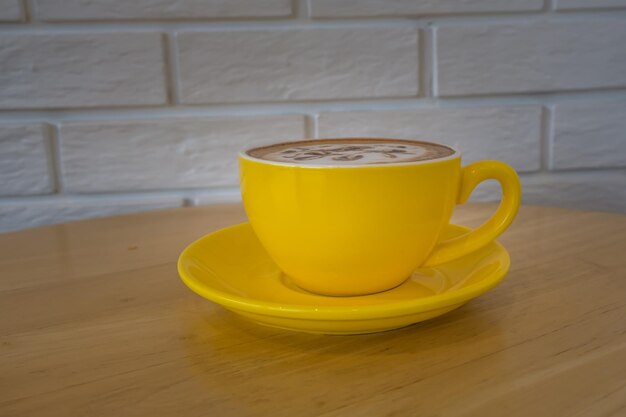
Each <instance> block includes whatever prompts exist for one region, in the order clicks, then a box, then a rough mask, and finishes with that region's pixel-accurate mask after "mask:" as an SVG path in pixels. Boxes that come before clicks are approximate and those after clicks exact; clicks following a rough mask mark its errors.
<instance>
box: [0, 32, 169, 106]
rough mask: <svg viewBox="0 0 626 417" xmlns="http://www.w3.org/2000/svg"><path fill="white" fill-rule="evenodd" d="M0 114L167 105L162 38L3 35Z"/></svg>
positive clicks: (145, 35)
mask: <svg viewBox="0 0 626 417" xmlns="http://www.w3.org/2000/svg"><path fill="white" fill-rule="evenodd" d="M0 62H2V72H1V73H0V108H2V109H14V108H77V107H96V106H113V105H150V104H152V105H155V104H164V103H165V102H166V91H165V84H164V81H165V75H164V63H163V51H162V46H161V36H160V35H159V34H149V33H133V34H62V35H61V34H58V35H57V34H55V35H52V34H46V35H43V34H42V35H26V34H15V35H11V34H0Z"/></svg>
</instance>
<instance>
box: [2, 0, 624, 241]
mask: <svg viewBox="0 0 626 417" xmlns="http://www.w3.org/2000/svg"><path fill="white" fill-rule="evenodd" d="M624 45H626V1H624V0H545V1H544V0H509V1H499V0H463V1H456V0H455V1H452V0H436V1H435V0H425V1H413V0H384V1H383V0H308V1H306V0H297V1H291V0H169V1H165V0H134V1H123V0H110V1H84V0H0V231H7V230H17V229H20V228H24V227H31V226H37V225H41V224H48V223H56V222H63V221H68V220H73V219H80V218H89V217H96V216H103V215H111V214H116V213H123V212H128V211H138V210H151V209H159V208H168V207H180V206H187V205H194V204H208V203H212V202H223V201H233V200H236V199H237V198H238V197H237V196H238V191H237V170H236V160H235V154H236V152H237V150H239V149H241V148H243V147H246V146H248V145H251V144H257V143H267V142H272V141H279V140H289V139H301V138H305V137H341V136H357V135H368V136H387V137H399V138H419V139H423V140H432V141H439V142H443V143H448V144H451V145H453V146H456V147H458V148H459V149H461V150H462V151H463V153H464V160H465V161H466V162H469V161H473V160H479V159H485V158H496V159H502V160H505V161H507V162H509V163H510V164H512V165H513V166H514V167H515V168H516V169H518V171H519V172H520V173H521V176H522V181H523V183H524V201H525V202H526V203H531V204H549V205H562V206H569V207H578V208H584V209H595V210H610V211H620V212H626V122H625V121H626V48H624ZM497 195H498V190H497V189H495V188H494V187H492V186H489V185H485V186H481V187H480V188H479V189H478V190H477V194H476V196H475V198H476V199H483V200H484V199H494V198H497Z"/></svg>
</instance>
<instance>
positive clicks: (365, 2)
mask: <svg viewBox="0 0 626 417" xmlns="http://www.w3.org/2000/svg"><path fill="white" fill-rule="evenodd" d="M310 7H311V16H313V17H347V16H354V17H366V16H420V15H436V14H446V13H454V14H458V13H481V12H512V11H533V10H541V9H542V8H543V0H509V1H501V0H465V1H461V2H460V1H458V0H422V1H415V0H356V1H355V0H310Z"/></svg>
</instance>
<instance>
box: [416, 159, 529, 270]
mask: <svg viewBox="0 0 626 417" xmlns="http://www.w3.org/2000/svg"><path fill="white" fill-rule="evenodd" d="M491 179H494V180H496V181H498V182H499V183H500V187H502V200H501V201H500V205H499V206H498V209H497V210H496V212H495V213H494V214H493V216H491V218H489V220H487V221H486V222H485V223H483V224H482V225H481V226H480V227H478V228H477V229H475V230H473V231H471V232H469V233H467V234H464V235H462V236H458V237H455V238H453V239H450V240H446V241H444V242H440V243H438V244H437V246H435V249H434V250H433V252H432V253H431V255H430V256H429V257H428V259H427V260H426V262H425V263H424V264H423V266H433V265H438V264H441V263H443V262H448V261H451V260H453V259H456V258H460V257H461V256H464V255H467V254H468V253H471V252H474V251H476V250H478V249H480V248H482V247H483V246H485V245H486V244H488V243H489V242H491V241H492V240H494V239H495V238H497V237H498V236H499V235H500V234H501V233H502V232H504V231H505V230H506V228H507V227H509V225H510V224H511V222H512V221H513V219H514V218H515V216H516V215H517V210H518V209H519V205H520V200H521V197H522V188H521V185H520V181H519V177H518V176H517V173H516V172H515V170H514V169H513V168H511V167H510V166H509V165H507V164H505V163H504V162H500V161H480V162H475V163H473V164H470V165H467V166H466V167H463V168H462V170H461V184H460V188H459V194H458V196H457V201H456V203H457V204H464V203H465V202H466V201H467V199H468V198H469V196H470V194H471V193H472V191H474V188H476V186H477V185H478V184H480V183H481V182H483V181H485V180H491Z"/></svg>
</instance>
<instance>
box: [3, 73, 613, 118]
mask: <svg viewBox="0 0 626 417" xmlns="http://www.w3.org/2000/svg"><path fill="white" fill-rule="evenodd" d="M435 69H436V66H435ZM433 78H434V81H433V88H434V92H435V94H436V93H437V83H436V78H437V76H436V71H434V73H433ZM623 100H626V88H619V89H595V90H588V91H577V92H565V91H562V92H558V93H557V92H555V93H544V94H516V95H491V96H468V97H421V98H416V97H412V98H395V99H385V98H369V99H368V98H364V99H355V100H326V101H294V102H272V103H269V102H267V103H232V104H207V105H186V104H185V105H178V106H175V107H167V106H158V107H157V106H155V107H153V106H137V107H112V108H108V107H103V108H93V109H89V108H85V109H79V108H76V109H48V110H28V109H23V110H5V111H0V123H12V122H40V123H41V122H50V123H61V122H74V121H102V122H105V121H125V120H131V121H132V120H154V119H162V118H171V119H178V118H180V119H185V118H194V117H211V116H215V117H259V118H262V117H265V116H275V115H302V114H315V113H320V112H340V111H387V110H389V111H391V110H417V109H424V108H466V107H499V106H542V105H553V104H558V103H594V102H611V101H623Z"/></svg>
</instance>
